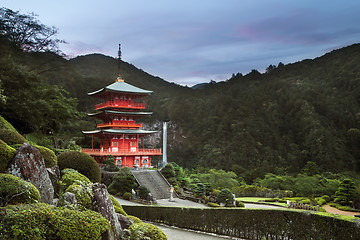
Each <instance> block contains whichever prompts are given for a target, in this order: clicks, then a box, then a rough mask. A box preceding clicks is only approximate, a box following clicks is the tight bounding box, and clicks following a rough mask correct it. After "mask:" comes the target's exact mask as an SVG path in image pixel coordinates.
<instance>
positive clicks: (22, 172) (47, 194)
mask: <svg viewBox="0 0 360 240" xmlns="http://www.w3.org/2000/svg"><path fill="white" fill-rule="evenodd" d="M7 173H9V174H12V175H14V176H16V177H20V178H22V179H24V180H25V181H28V182H31V183H32V184H33V185H34V186H35V187H36V188H37V189H38V190H39V193H40V196H41V202H45V203H48V204H52V202H53V198H54V188H53V186H52V184H51V180H50V178H49V174H48V172H47V170H46V167H45V162H44V159H43V157H42V155H41V153H40V152H39V150H38V149H36V148H35V147H34V146H32V145H30V144H28V143H24V144H23V145H22V146H21V147H20V148H19V149H18V150H17V152H16V154H15V156H14V158H13V160H12V161H11V162H10V164H9V167H8V170H7Z"/></svg>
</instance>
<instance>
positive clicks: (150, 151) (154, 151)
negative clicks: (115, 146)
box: [81, 148, 162, 156]
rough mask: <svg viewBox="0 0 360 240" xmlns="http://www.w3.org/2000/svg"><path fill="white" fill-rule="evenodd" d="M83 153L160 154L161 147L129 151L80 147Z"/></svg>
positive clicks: (115, 154) (119, 154) (117, 154)
mask: <svg viewBox="0 0 360 240" xmlns="http://www.w3.org/2000/svg"><path fill="white" fill-rule="evenodd" d="M81 151H82V152H83V153H87V154H89V155H92V156H107V155H113V156H134V155H136V156H142V155H162V153H161V149H138V150H137V151H131V150H129V149H119V150H117V151H111V150H110V151H109V150H105V149H104V150H101V149H91V148H83V149H81Z"/></svg>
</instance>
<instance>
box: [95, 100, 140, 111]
mask: <svg viewBox="0 0 360 240" xmlns="http://www.w3.org/2000/svg"><path fill="white" fill-rule="evenodd" d="M145 106H146V104H145V103H134V102H131V101H118V102H115V101H106V102H102V103H98V104H96V105H95V110H98V109H100V108H104V107H123V108H138V109H145Z"/></svg>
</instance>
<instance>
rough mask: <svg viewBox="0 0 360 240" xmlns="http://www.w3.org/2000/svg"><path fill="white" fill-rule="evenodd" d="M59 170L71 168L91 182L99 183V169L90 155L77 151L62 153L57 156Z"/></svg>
mask: <svg viewBox="0 0 360 240" xmlns="http://www.w3.org/2000/svg"><path fill="white" fill-rule="evenodd" d="M58 165H59V168H60V170H63V169H65V168H72V169H75V170H77V171H79V173H81V174H84V175H85V176H86V177H88V178H89V179H90V181H92V182H100V180H101V173H100V168H99V165H98V164H97V162H96V161H95V159H94V158H92V157H91V156H90V155H88V154H86V153H82V152H77V151H68V152H63V153H61V154H60V155H59V156H58Z"/></svg>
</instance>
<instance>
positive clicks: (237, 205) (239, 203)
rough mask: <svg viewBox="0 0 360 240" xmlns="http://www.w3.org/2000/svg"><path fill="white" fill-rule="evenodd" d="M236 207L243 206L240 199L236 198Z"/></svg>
mask: <svg viewBox="0 0 360 240" xmlns="http://www.w3.org/2000/svg"><path fill="white" fill-rule="evenodd" d="M236 207H245V204H244V203H243V202H242V201H240V200H236Z"/></svg>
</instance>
